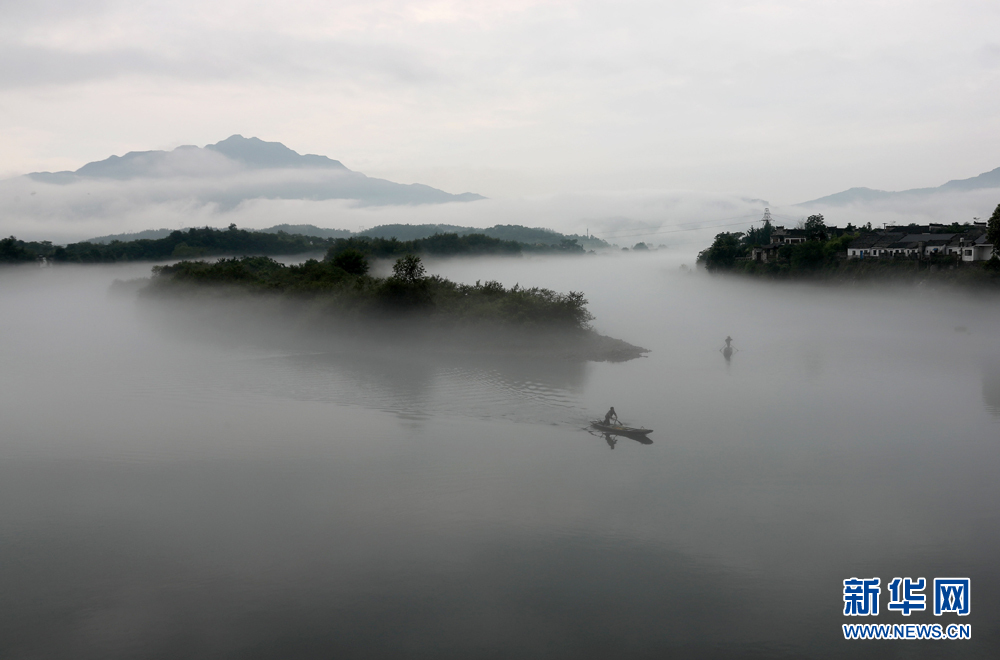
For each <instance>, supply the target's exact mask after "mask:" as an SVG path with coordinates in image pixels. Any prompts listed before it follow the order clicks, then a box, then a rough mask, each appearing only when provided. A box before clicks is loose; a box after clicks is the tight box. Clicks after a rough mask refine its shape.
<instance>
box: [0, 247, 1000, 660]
mask: <svg viewBox="0 0 1000 660" xmlns="http://www.w3.org/2000/svg"><path fill="white" fill-rule="evenodd" d="M682 263H683V260H680V259H676V258H673V257H671V256H670V253H668V252H654V253H648V254H641V253H635V252H628V253H616V254H609V255H587V256H575V257H520V258H489V259H485V258H477V259H451V260H427V261H426V266H427V270H428V273H430V274H439V275H442V276H446V277H449V278H451V279H453V280H455V281H459V282H469V283H471V282H475V281H476V280H477V279H480V280H498V281H500V282H502V283H504V284H505V285H506V286H511V285H513V284H520V285H522V286H543V287H548V288H552V289H555V290H559V291H567V290H579V291H583V292H584V293H585V295H586V297H587V299H588V300H589V309H590V311H591V312H592V313H593V314H594V316H595V317H596V318H595V319H594V321H593V325H594V327H595V328H596V329H597V330H598V331H599V332H601V333H604V334H608V335H611V336H614V337H619V338H621V339H624V340H626V341H630V342H632V343H635V344H638V345H641V346H645V347H648V348H650V349H652V351H651V352H650V353H649V355H648V357H645V358H641V359H635V360H631V361H628V362H623V363H606V362H601V363H596V362H581V361H579V360H565V359H546V358H543V357H539V356H537V355H532V356H528V357H518V356H517V355H511V354H505V355H500V356H497V355H489V354H486V353H474V352H469V351H455V352H449V351H428V350H409V348H408V347H407V346H406V345H403V344H397V345H394V344H391V343H390V344H387V343H386V342H385V341H383V340H381V339H378V340H371V341H367V339H366V338H359V339H356V340H352V341H350V342H342V341H338V337H337V335H336V334H330V335H329V336H326V339H325V342H323V343H322V344H319V343H315V341H314V340H315V339H316V337H317V336H323V334H322V333H320V334H319V335H316V334H315V333H314V332H313V331H312V330H311V331H310V332H311V333H313V334H311V335H310V337H311V339H310V340H309V341H307V342H304V343H303V341H302V335H301V334H299V333H297V332H289V331H288V327H287V324H286V323H285V322H284V321H285V320H283V319H280V318H270V319H269V318H267V317H262V316H260V315H254V316H251V317H240V316H232V317H231V318H230V319H229V320H230V321H231V322H230V323H229V325H225V324H223V325H219V324H217V323H215V322H214V321H213V322H212V323H208V322H207V321H206V320H205V318H202V317H200V316H199V313H191V310H187V311H186V312H185V313H180V311H178V310H176V309H173V308H172V307H171V305H167V304H164V305H157V304H155V303H154V302H153V301H149V300H144V301H142V302H141V303H140V302H138V301H137V299H136V297H135V296H134V295H133V294H130V293H128V291H127V289H128V287H121V286H118V287H114V291H116V293H111V291H109V289H111V288H112V287H111V284H112V282H113V281H114V280H116V279H118V280H123V281H125V280H131V279H135V278H140V277H144V276H146V275H147V274H148V272H149V266H148V265H135V264H133V265H116V266H88V267H85V266H60V267H52V268H44V269H40V268H34V267H32V268H27V267H18V268H4V269H0V305H2V308H3V309H4V310H8V313H5V314H3V315H2V316H0V337H2V338H3V341H2V342H0V391H2V392H3V396H2V397H0V419H2V420H3V432H2V433H0V474H2V476H3V479H0V495H2V497H0V503H2V504H0V523H2V524H0V559H2V560H3V561H0V583H2V584H5V585H7V588H6V589H5V593H4V596H3V598H0V633H2V634H0V652H2V653H5V654H9V655H14V656H22V657H30V656H45V655H49V656H53V655H55V656H58V655H66V654H69V653H70V652H72V653H73V654H74V655H75V656H76V657H85V658H91V657H92V658H98V657H100V658H117V657H121V658H125V657H136V656H140V655H147V654H148V653H147V651H149V650H150V649H167V650H169V651H170V653H171V654H172V655H175V656H178V657H180V656H185V657H193V656H197V655H199V654H201V655H205V653H206V652H205V649H211V652H212V653H216V654H235V655H244V656H252V655H253V654H254V653H260V649H273V648H274V644H275V643H279V642H276V641H275V640H299V641H301V640H306V641H303V642H302V643H304V644H314V645H315V648H323V649H330V648H334V649H337V650H338V651H339V652H341V653H343V654H347V655H351V654H354V655H358V654H360V653H362V652H366V653H373V654H375V655H382V656H391V655H413V654H420V653H427V654H432V655H438V654H439V653H443V655H446V656H451V657H471V656H473V655H476V653H477V649H478V650H481V649H483V648H502V649H509V650H511V652H512V653H515V654H517V655H519V656H523V657H541V655H540V653H539V652H538V649H540V648H541V649H551V648H556V649H559V650H560V653H562V654H563V655H565V656H567V657H570V656H572V657H595V658H596V657H606V650H607V649H610V648H619V647H620V642H621V639H622V635H623V634H625V633H627V635H628V639H629V640H631V641H630V646H628V648H626V649H625V651H623V652H622V655H623V657H649V656H651V655H657V654H661V655H662V654H664V653H667V654H669V652H675V653H682V652H692V653H694V654H695V655H699V654H700V655H706V656H709V655H718V654H720V653H724V652H728V650H732V649H733V648H740V649H742V648H748V647H749V646H750V645H753V648H756V649H760V654H761V655H763V656H773V657H783V656H787V655H788V654H789V653H795V654H800V655H816V656H824V657H880V656H881V654H883V653H884V648H883V647H870V648H869V647H857V648H854V647H852V648H845V647H844V644H843V640H842V639H841V638H840V632H839V631H840V627H839V626H840V624H841V623H843V617H842V614H841V613H842V609H843V602H842V599H841V595H840V589H839V584H840V580H843V579H845V578H847V577H850V576H852V575H855V574H864V575H866V576H867V575H878V576H881V577H883V578H891V577H892V575H895V574H897V573H900V572H903V574H910V573H911V572H912V573H913V574H914V575H926V576H927V577H933V576H935V575H945V574H948V575H951V574H956V575H971V576H972V577H973V579H974V581H976V582H977V584H983V585H984V587H983V588H986V589H988V586H986V585H989V584H993V583H995V581H996V579H997V571H996V568H995V558H994V555H995V551H994V549H995V547H996V543H997V542H998V541H1000V539H998V538H997V531H996V530H997V529H1000V525H998V524H997V523H998V520H997V512H996V507H995V505H994V503H995V502H996V500H997V498H998V497H1000V487H998V485H997V481H996V479H995V473H996V469H997V460H998V459H997V453H996V449H997V447H996V443H997V435H998V434H997V429H998V428H1000V427H998V424H1000V412H998V411H1000V399H998V396H997V392H998V387H997V383H998V382H1000V376H998V374H1000V371H998V369H997V367H996V365H997V364H1000V353H998V349H997V346H996V342H995V328H996V327H997V322H998V321H1000V318H998V316H1000V311H998V307H997V306H996V304H995V298H992V297H980V296H977V295H975V294H969V293H963V292H958V291H955V290H950V289H947V288H940V289H933V288H928V287H926V286H919V285H909V286H896V287H877V286H873V287H850V286H816V285H809V284H787V283H776V282H768V281H750V280H743V279H735V278H724V277H712V276H709V275H707V274H706V273H704V272H700V271H692V270H691V269H689V268H685V269H682V268H680V266H681V265H682ZM381 267H383V268H384V267H385V266H384V265H383V266H381ZM192 304H195V305H197V304H198V303H192ZM194 311H195V312H198V310H197V309H195V310H194ZM201 311H202V312H203V313H204V314H205V316H206V317H211V316H219V315H221V316H223V317H226V316H227V315H228V313H229V312H228V310H226V309H224V308H223V309H203V310H201ZM727 336H730V337H732V339H733V345H734V346H735V347H736V349H737V351H736V352H735V353H734V354H733V355H732V356H731V357H730V359H728V360H727V359H726V358H725V357H724V356H723V354H722V351H721V349H722V347H723V346H724V340H725V338H726V337H727ZM612 405H613V406H615V408H616V410H617V411H618V413H619V415H620V416H621V417H622V419H623V420H624V421H626V422H629V423H633V424H634V425H644V426H646V427H647V428H652V429H654V432H653V433H652V435H651V436H650V438H651V439H652V441H653V442H652V444H641V443H639V442H635V441H632V440H630V439H628V438H617V439H616V438H611V437H608V438H605V437H602V436H600V435H599V434H592V433H590V432H588V429H587V427H588V422H589V420H591V419H595V418H597V417H600V416H602V415H603V414H604V411H606V410H607V409H608V407H609V406H612ZM691 602H697V603H700V604H701V605H700V606H699V607H697V608H693V609H692V608H689V607H682V606H681V605H679V604H678V603H691ZM609 603H610V604H613V607H610V608H609V605H608V604H609ZM609 609H610V610H612V612H611V613H609ZM925 614H927V620H926V621H925V620H924V619H921V618H920V617H921V615H920V614H915V615H914V621H915V622H917V623H927V622H934V621H933V620H931V618H930V614H929V613H925ZM997 614H998V609H997V606H996V604H995V603H993V602H992V601H991V600H990V599H988V598H980V599H974V615H973V616H972V617H969V619H970V622H971V623H972V624H973V625H974V626H975V627H976V635H975V636H974V638H973V641H972V642H971V644H974V645H975V646H974V648H973V647H963V648H973V650H974V651H975V652H976V653H979V654H980V655H982V656H983V657H988V656H989V655H990V654H991V652H990V649H991V648H993V649H995V642H994V641H992V640H995V639H996V637H995V634H994V633H995V630H996V628H995V627H996V621H998V620H1000V617H998V616H997ZM2 622H17V623H16V625H15V624H14V623H2ZM4 626H6V627H4ZM451 631H459V632H457V633H455V634H452V632H451ZM525 631H528V632H525ZM288 643H289V644H292V642H288ZM280 644H285V642H280ZM289 648H291V647H289ZM295 648H298V647H295ZM310 648H312V647H310ZM441 649H444V651H443V652H441ZM935 649H937V647H935ZM432 650H433V651H434V652H433V653H432V652H431V651H432ZM210 654H211V653H210ZM264 655H266V653H264Z"/></svg>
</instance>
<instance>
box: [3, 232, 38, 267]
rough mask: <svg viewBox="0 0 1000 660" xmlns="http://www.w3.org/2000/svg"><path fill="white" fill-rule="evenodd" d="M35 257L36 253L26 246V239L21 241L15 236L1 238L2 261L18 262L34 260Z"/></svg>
mask: <svg viewBox="0 0 1000 660" xmlns="http://www.w3.org/2000/svg"><path fill="white" fill-rule="evenodd" d="M34 258H35V254H34V253H33V252H29V251H28V249H27V248H25V246H24V241H19V240H17V239H16V238H14V237H13V236H11V237H9V238H4V239H0V262H3V263H18V262H24V261H32V260H33V259H34Z"/></svg>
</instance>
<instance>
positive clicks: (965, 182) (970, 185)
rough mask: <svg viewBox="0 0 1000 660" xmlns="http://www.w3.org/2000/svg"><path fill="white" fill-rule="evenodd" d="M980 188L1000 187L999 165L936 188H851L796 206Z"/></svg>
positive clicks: (899, 197) (844, 204) (825, 204)
mask: <svg viewBox="0 0 1000 660" xmlns="http://www.w3.org/2000/svg"><path fill="white" fill-rule="evenodd" d="M982 188H1000V167H998V168H996V169H995V170H991V171H989V172H985V173H983V174H980V175H979V176H974V177H972V178H970V179H955V180H952V181H949V182H948V183H945V184H942V185H940V186H938V187H937V188H913V189H911V190H901V191H899V192H890V191H886V190H873V189H871V188H851V189H849V190H845V191H843V192H839V193H834V194H833V195H827V196H826V197H820V198H819V199H814V200H811V201H808V202H801V203H799V204H797V206H846V205H848V204H857V203H865V202H874V201H881V200H886V199H902V198H912V197H915V196H920V195H932V194H934V193H940V192H962V191H967V190H979V189H982Z"/></svg>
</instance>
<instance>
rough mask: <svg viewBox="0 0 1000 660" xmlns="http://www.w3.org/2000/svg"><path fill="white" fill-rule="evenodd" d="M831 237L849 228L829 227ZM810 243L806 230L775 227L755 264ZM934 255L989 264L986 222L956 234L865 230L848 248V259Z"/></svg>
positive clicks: (943, 228)
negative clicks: (786, 248) (788, 247)
mask: <svg viewBox="0 0 1000 660" xmlns="http://www.w3.org/2000/svg"><path fill="white" fill-rule="evenodd" d="M825 231H826V234H827V236H829V237H835V236H840V235H842V234H844V233H845V232H847V231H850V230H849V229H840V228H838V227H826V229H825ZM807 240H809V232H807V231H806V230H805V229H785V228H784V227H775V228H774V230H773V231H772V232H771V242H770V243H769V244H767V245H756V246H754V248H753V251H752V253H751V259H753V260H754V261H763V262H767V261H772V260H774V259H775V258H776V257H777V251H778V249H779V248H781V247H782V246H783V245H791V244H795V243H804V242H805V241H807ZM934 255H955V256H957V257H958V258H959V259H961V260H962V261H986V260H987V259H989V258H990V257H992V256H993V243H991V242H990V241H989V240H988V239H987V238H986V223H985V222H976V223H974V224H972V225H967V226H963V227H962V230H961V231H958V232H956V231H954V230H953V229H952V227H951V226H950V225H934V224H931V225H924V226H914V225H909V226H907V227H894V226H891V225H890V226H887V227H885V228H884V229H883V230H881V231H862V232H861V234H860V235H859V236H858V237H857V238H855V239H854V240H853V241H851V243H850V244H849V245H848V246H847V258H848V259H866V258H867V259H870V258H880V259H881V258H907V257H908V258H911V259H923V258H927V257H931V256H934Z"/></svg>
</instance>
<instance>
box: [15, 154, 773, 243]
mask: <svg viewBox="0 0 1000 660" xmlns="http://www.w3.org/2000/svg"><path fill="white" fill-rule="evenodd" d="M338 176H344V174H342V173H339V172H330V171H309V170H294V171H275V170H270V171H261V172H250V173H241V174H239V175H234V176H230V177H213V178H207V179H199V178H193V177H191V178H189V177H185V178H164V179H155V180H154V179H135V180H130V181H112V180H99V181H81V182H77V183H72V184H68V185H61V186H60V185H51V184H45V183H40V182H37V181H31V180H30V179H25V178H23V177H22V178H18V179H12V180H9V181H6V182H3V183H2V184H0V218H2V221H0V223H2V224H0V230H2V231H0V233H3V234H5V235H10V234H14V235H16V236H17V237H18V238H21V239H24V240H52V241H55V242H57V243H58V242H66V241H78V240H85V239H87V238H90V237H93V236H99V235H105V234H117V233H124V232H134V231H142V230H145V229H158V228H161V227H166V228H172V229H180V228H185V227H193V226H213V227H225V226H227V225H229V224H230V223H236V224H237V225H238V226H240V227H244V228H257V229H262V228H265V227H270V226H273V225H275V224H281V223H289V224H313V225H316V226H319V227H327V228H335V229H349V230H352V231H358V230H360V229H365V228H370V227H373V226H376V225H383V224H396V223H400V224H453V225H462V226H471V227H491V226H493V225H496V224H519V225H525V226H529V227H547V228H550V229H555V230H556V231H561V232H564V233H580V234H582V233H584V232H587V231H590V232H591V233H592V234H595V235H597V236H599V237H602V238H605V239H606V240H608V241H609V242H611V243H617V244H619V245H622V246H631V245H634V244H635V243H638V242H639V241H647V242H651V243H652V244H654V245H658V244H661V243H662V244H667V245H678V244H683V243H691V244H694V245H697V244H700V243H701V242H703V241H704V240H705V238H706V237H708V238H710V237H711V232H709V233H703V234H702V235H699V236H694V237H692V236H691V230H693V229H697V228H699V227H702V226H710V227H715V226H717V225H720V224H722V225H724V226H725V227H726V228H730V229H732V228H736V227H735V226H736V225H743V224H746V223H749V222H750V221H752V220H756V219H759V218H760V216H761V214H762V213H763V208H764V206H765V203H764V202H761V201H760V200H753V199H746V198H742V197H739V196H735V195H703V194H695V193H685V192H662V191H639V192H634V193H601V192H592V193H579V194H573V195H568V194H567V195H551V196H541V197H533V198H516V199H498V200H479V201H473V202H455V203H446V204H419V205H412V204H405V205H403V204H392V205H382V206H373V205H361V204H359V202H358V201H356V200H353V199H342V200H310V199H268V198H267V197H268V194H267V190H268V189H269V188H270V189H273V188H275V187H281V186H286V189H285V190H284V192H283V193H282V194H281V195H274V197H279V196H286V194H287V195H292V192H293V189H294V187H295V186H298V185H300V184H302V182H303V181H305V182H315V181H328V180H330V179H331V178H336V177H338ZM220 185H221V186H223V192H225V190H232V191H235V192H234V193H233V194H234V195H236V194H238V195H245V196H253V197H255V198H254V199H249V200H247V201H243V202H240V203H239V204H237V205H236V206H235V207H234V208H231V209H230V208H228V207H227V206H226V205H224V204H221V203H218V202H206V201H205V198H212V197H213V196H216V197H217V196H218V195H219V194H220V187H219V186H220ZM303 185H304V184H303ZM310 185H311V184H310ZM225 186H229V187H228V188H226V187H225ZM299 192H301V191H299ZM226 194H228V193H226ZM299 196H300V197H308V195H305V194H302V195H299ZM678 230H680V231H678Z"/></svg>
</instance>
